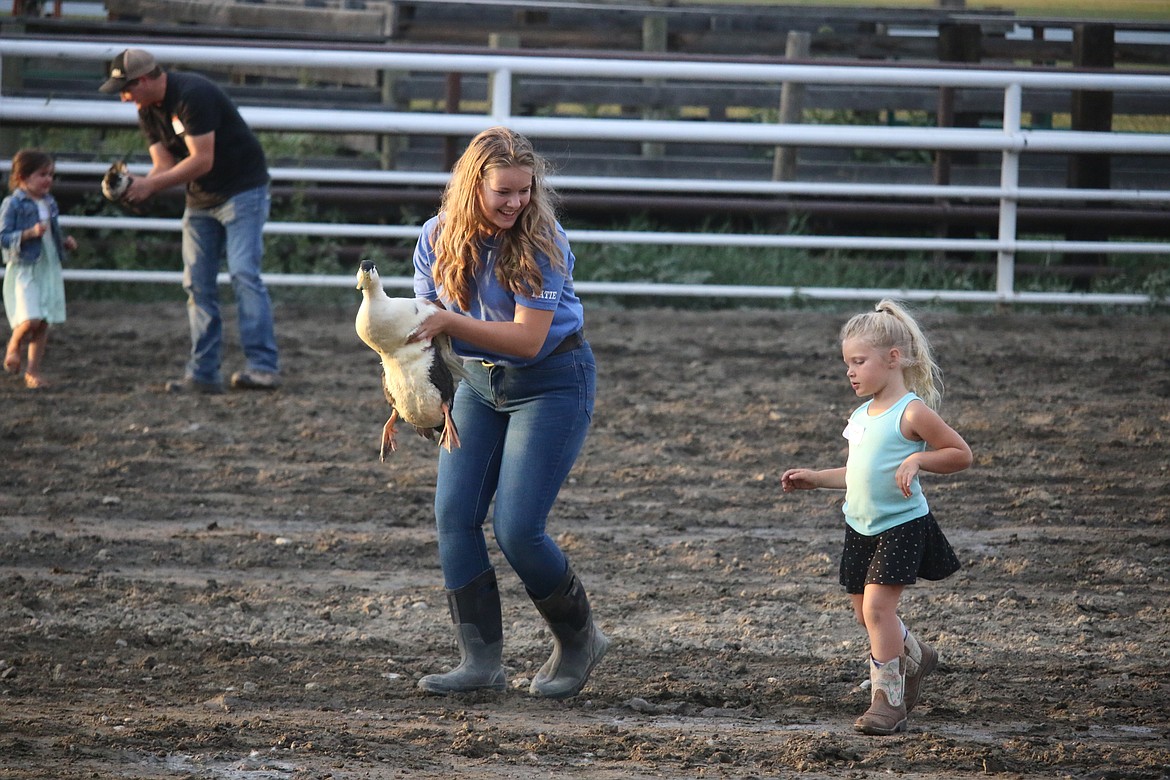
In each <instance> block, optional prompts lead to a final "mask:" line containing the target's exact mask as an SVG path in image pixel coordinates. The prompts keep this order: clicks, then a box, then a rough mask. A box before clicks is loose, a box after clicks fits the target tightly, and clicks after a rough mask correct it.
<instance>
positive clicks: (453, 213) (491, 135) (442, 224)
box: [431, 127, 565, 311]
mask: <svg viewBox="0 0 1170 780" xmlns="http://www.w3.org/2000/svg"><path fill="white" fill-rule="evenodd" d="M501 168H527V169H528V170H530V171H532V195H531V198H530V200H529V201H528V205H527V206H525V207H524V210H523V211H521V212H520V216H519V218H518V219H517V220H516V224H515V225H513V226H512V227H511V228H509V229H508V230H499V229H498V228H496V227H495V226H494V225H493V224H492V223H491V222H489V221H488V219H487V217H486V216H485V215H484V213H483V209H482V208H481V207H480V190H481V188H482V186H483V182H484V179H485V178H486V177H487V176H488V174H489V173H491V172H492V171H495V170H498V169H501ZM547 172H548V163H547V162H546V161H545V160H544V158H543V157H541V156H540V155H538V154H537V153H536V152H535V151H534V150H533V148H532V144H531V142H529V140H528V139H527V138H525V137H524V136H522V135H520V134H519V133H516V132H514V131H512V130H509V129H508V128H506V127H492V128H489V129H487V130H484V131H483V132H482V133H480V134H479V135H477V136H476V137H475V138H473V139H471V143H469V144H468V146H467V149H466V150H465V151H464V152H463V154H462V155H461V156H460V158H459V160H458V161H457V162H456V163H455V166H454V167H453V168H452V169H451V179H450V181H448V182H447V187H446V189H445V190H444V191H443V201H442V205H441V207H440V214H441V215H442V216H441V218H440V220H439V222H438V223H436V225H435V233H434V235H432V237H431V238H432V242H433V244H434V248H435V263H434V270H433V274H434V279H435V282H436V283H437V284H438V285H439V286H440V287H441V288H442V289H443V291H444V292H445V293H446V294H447V295H448V296H450V297H451V298H452V299H454V300H455V301H456V302H457V303H458V304H459V307H460V308H462V309H463V310H464V311H466V310H467V309H468V308H470V304H471V286H472V280H473V279H474V278H475V274H476V272H477V271H478V270H479V268H480V265H481V263H482V261H481V259H480V255H481V250H482V248H483V245H484V242H485V241H486V240H487V239H488V238H489V237H493V236H494V237H495V238H496V240H497V241H498V246H497V247H496V249H497V252H498V254H497V258H496V278H497V279H498V280H499V282H500V284H501V285H502V286H503V287H504V288H505V289H507V290H509V291H510V292H512V293H513V294H515V295H533V296H535V295H539V294H540V292H541V285H542V282H543V281H544V280H543V277H542V276H541V273H540V266H539V265H538V263H537V257H538V256H539V255H541V254H543V255H546V256H547V257H548V258H549V261H550V262H551V263H552V264H553V267H554V268H557V269H558V270H564V268H565V258H564V256H563V255H562V253H561V249H560V247H558V246H557V243H556V205H557V202H556V195H555V193H554V192H553V190H552V189H551V188H550V187H549V186H548V183H547V181H546V177H547Z"/></svg>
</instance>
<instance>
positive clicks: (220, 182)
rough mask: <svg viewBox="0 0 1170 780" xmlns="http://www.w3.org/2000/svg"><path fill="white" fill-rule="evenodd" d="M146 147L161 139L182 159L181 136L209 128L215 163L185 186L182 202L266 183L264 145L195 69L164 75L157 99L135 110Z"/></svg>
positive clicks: (201, 201)
mask: <svg viewBox="0 0 1170 780" xmlns="http://www.w3.org/2000/svg"><path fill="white" fill-rule="evenodd" d="M138 124H139V126H140V127H141V128H142V131H143V132H144V133H145V134H146V137H147V138H148V139H149V140H150V144H151V146H153V145H154V144H156V143H162V144H163V145H164V146H166V148H167V150H168V151H169V152H170V153H171V154H172V155H174V157H175V159H176V160H182V159H184V158H186V157H187V155H188V152H187V144H186V141H185V137H186V136H188V135H191V136H198V135H205V134H207V133H210V132H213V131H214V132H215V164H214V165H213V166H212V168H211V170H210V171H209V172H208V173H207V174H206V175H204V176H201V177H200V178H198V179H196V180H195V181H192V182H189V183H188V184H187V205H188V206H189V207H190V208H196V209H206V208H211V207H213V206H218V205H219V204H221V203H223V202H224V201H226V200H227V199H228V198H230V197H231V196H233V195H236V194H238V193H241V192H244V191H245V190H251V189H255V188H256V187H260V186H263V185H265V184H267V183H268V164H267V162H266V161H265V159H264V149H263V148H262V147H261V146H260V141H259V140H257V138H256V136H255V135H253V133H252V130H251V128H249V127H248V124H247V123H246V122H245V121H244V119H243V117H241V116H240V112H239V111H238V110H237V109H236V106H235V104H234V103H232V100H231V98H229V97H228V96H227V93H225V92H224V91H223V90H222V89H220V88H219V86H218V85H217V84H215V82H213V81H211V80H209V79H207V78H206V77H204V76H200V75H199V74H197V73H171V72H169V71H168V73H167V92H166V95H165V96H164V97H163V101H162V103H160V104H158V105H155V106H147V107H146V108H143V109H141V110H140V111H139V112H138Z"/></svg>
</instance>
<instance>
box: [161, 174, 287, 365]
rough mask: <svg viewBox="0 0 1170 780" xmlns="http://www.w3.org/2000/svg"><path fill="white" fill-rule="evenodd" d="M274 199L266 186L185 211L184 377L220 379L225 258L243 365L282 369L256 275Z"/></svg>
mask: <svg viewBox="0 0 1170 780" xmlns="http://www.w3.org/2000/svg"><path fill="white" fill-rule="evenodd" d="M271 204H272V200H271V196H270V195H269V191H268V187H267V186H264V187H257V188H255V189H251V190H245V191H244V192H241V193H239V194H237V195H233V196H232V197H231V198H229V199H228V200H227V201H225V202H224V203H222V204H220V205H219V206H216V207H214V208H210V209H192V208H188V209H187V210H186V211H185V212H184V213H183V289H184V290H186V291H187V318H188V320H189V321H190V325H191V358H190V360H189V361H188V362H187V376H189V377H192V378H194V379H195V380H196V381H198V382H207V383H215V384H218V383H220V382H222V381H223V378H222V377H221V375H220V363H221V361H222V359H223V320H222V319H221V317H220V313H219V286H218V284H217V283H216V277H217V276H218V275H219V264H220V260H221V259H222V258H223V257H225V256H226V257H227V267H228V273H229V274H230V275H231V280H232V290H233V292H234V293H235V298H236V309H237V313H238V315H239V317H238V319H239V328H240V347H241V348H242V349H243V351H244V358H245V360H246V361H247V368H248V369H250V370H253V371H266V372H271V373H276V372H277V371H279V370H280V364H279V359H278V356H277V351H276V335H275V333H274V330H273V325H272V302H271V300H270V299H269V297H268V288H267V287H265V286H264V281H263V280H262V279H261V278H260V263H261V260H262V258H263V256H264V238H263V230H264V223H265V221H267V219H268V211H269V208H270V207H271Z"/></svg>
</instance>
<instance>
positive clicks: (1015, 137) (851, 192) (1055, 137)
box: [0, 38, 1170, 304]
mask: <svg viewBox="0 0 1170 780" xmlns="http://www.w3.org/2000/svg"><path fill="white" fill-rule="evenodd" d="M126 45H127V44H114V43H91V42H74V41H66V40H34V39H19V38H16V39H7V40H3V41H0V68H2V67H3V58H4V57H12V56H15V57H35V58H42V59H44V58H48V59H53V58H58V59H70V60H99V61H103V62H105V61H108V60H109V59H111V58H113V56H115V55H116V54H117V53H118V52H119V51H121V50H122V49H123V48H125V47H126ZM150 48H151V51H152V52H153V53H154V54H155V55H156V57H158V58H159V60H160V61H163V62H174V63H182V64H186V65H195V66H198V65H231V66H234V67H235V66H239V67H246V66H255V67H261V66H263V67H296V68H306V69H310V70H311V69H318V68H341V69H356V70H370V69H373V70H389V71H400V72H401V71H430V72H443V73H452V72H455V73H482V74H486V75H487V76H488V78H489V81H490V84H491V88H492V89H491V95H492V100H491V105H490V109H489V111H488V113H485V114H474V113H471V114H468V113H464V114H443V113H421V112H420V113H411V112H400V111H386V110H381V109H371V110H363V109H344V110H342V109H306V108H279V107H264V106H247V105H244V106H241V113H243V115H244V117H245V118H246V119H247V120H248V121H249V123H250V124H252V126H253V127H255V128H256V129H258V130H277V131H281V130H284V131H292V130H297V131H311V132H336V133H342V132H360V133H371V134H376V135H385V134H412V135H439V136H469V135H472V134H474V133H477V132H479V131H480V130H482V129H484V128H486V127H488V126H490V125H493V124H506V125H508V126H509V127H512V128H513V129H515V130H517V131H519V132H521V133H524V134H526V135H529V136H530V137H533V138H556V139H566V140H585V139H588V140H608V141H638V142H662V143H666V142H701V143H713V144H727V143H735V144H748V145H761V146H764V145H766V146H769V147H771V146H796V147H852V148H870V149H873V148H880V149H920V150H930V151H960V150H962V151H990V152H998V153H1000V154H1001V155H1002V164H1001V177H1000V185H999V186H998V187H973V186H951V185H893V184H891V185H880V184H879V185H873V184H869V185H866V184H827V183H814V182H744V181H727V182H718V181H707V180H695V179H637V178H632V177H554V179H553V184H554V186H557V187H558V188H562V189H568V188H578V189H595V190H623V189H624V190H642V191H671V192H682V191H697V192H711V193H716V192H717V193H729V192H735V193H741V194H763V195H767V194H773V195H776V194H803V195H809V196H813V197H815V196H818V195H837V196H849V197H858V198H879V199H889V198H950V199H958V198H971V199H988V200H996V201H998V202H999V205H1000V213H1001V218H1000V234H999V236H998V237H997V238H995V239H924V238H914V237H892V238H873V237H851V236H759V235H749V234H722V233H721V234H712V235H703V234H698V233H667V232H655V233H646V232H633V231H588V230H576V231H575V230H570V231H568V232H569V236H570V239H571V240H573V241H574V242H577V243H638V244H659V245H692V246H716V245H718V246H744V247H791V248H816V249H848V250H858V249H862V250H869V251H875V250H876V251H947V252H950V251H957V252H975V251H988V252H996V253H997V255H998V258H999V259H998V260H997V274H996V289H995V290H994V291H988V292H978V291H976V292H971V291H962V292H961V293H959V292H955V291H940V290H920V291H899V292H900V294H901V295H902V297H911V298H925V299H937V300H994V301H1000V302H1053V303H1071V302H1089V303H1104V302H1114V303H1124V304H1129V303H1133V302H1138V301H1143V302H1151V301H1155V297H1154V296H1152V295H1133V296H1131V295H1124V294H1123V295H1097V296H1091V295H1087V294H1083V293H1039V294H1037V293H1028V294H1023V293H1018V292H1016V291H1015V290H1014V289H1013V276H1014V256H1015V254H1016V253H1018V252H1042V253H1061V254H1072V253H1094V254H1096V253H1110V254H1121V253H1132V254H1166V253H1170V244H1164V243H1155V242H1150V243H1143V242H1132V241H1130V242H1120V241H1116V242H1115V241H1035V240H1031V241H1030V240H1020V239H1018V238H1017V236H1016V235H1015V210H1016V207H1017V204H1018V203H1019V202H1020V201H1022V200H1048V201H1079V202H1127V203H1160V202H1170V191H1168V190H1100V189H1097V190H1080V189H1070V190H1062V189H1058V188H1051V187H1049V188H1029V187H1021V186H1020V185H1019V157H1020V155H1022V154H1031V153H1043V154H1081V153H1088V154H1128V155H1167V154H1170V134H1166V133H1117V132H1114V133H1104V132H1083V131H1071V130H1026V129H1022V128H1021V127H1020V121H1019V118H1020V101H1021V98H1020V95H1021V92H1022V90H1023V89H1034V88H1035V89H1049V90H1051V89H1063V90H1070V91H1071V90H1095V91H1142V92H1152V93H1156V94H1163V95H1165V94H1170V77H1167V76H1160V75H1152V74H1151V75H1146V74H1117V73H1062V72H1056V71H1051V70H1027V71H1005V70H992V69H980V68H945V67H928V68H918V67H889V66H879V67H864V66H840V65H807V64H753V63H719V62H693V61H692V62H671V61H666V60H652V59H647V60H639V59H592V58H578V57H548V56H540V55H531V56H530V55H514V54H513V55H503V54H501V55H484V54H447V53H443V54H436V53H421V52H402V51H393V52H374V51H368V52H362V51H358V52H355V51H328V50H319V49H309V48H294V47H281V48H276V47H269V48H260V47H223V46H200V45H195V46H188V45H174V44H160V45H151V46H150ZM527 74H539V75H541V76H546V77H563V78H576V77H594V78H620V79H660V80H664V81H665V82H669V81H672V80H674V81H710V82H766V83H776V84H782V83H789V82H792V83H819V84H849V85H854V86H865V85H883V86H900V87H929V88H938V87H955V88H972V89H976V88H981V89H1001V90H1003V92H1004V116H1003V122H1002V127H1001V128H953V127H948V128H923V127H887V126H868V127H867V126H835V125H800V124H762V123H746V122H728V121H712V122H708V121H702V122H697V121H670V120H631V119H582V118H566V117H552V118H549V117H525V116H512V115H511V113H510V102H511V87H512V79H513V78H514V77H515V76H517V75H527ZM95 92H96V90H95ZM0 121H2V122H4V123H10V122H11V123H26V124H27V123H36V124H38V125H44V124H99V125H103V126H111V125H126V126H132V125H134V124H135V123H136V117H135V112H134V109H133V107H132V106H130V105H126V104H121V103H117V102H114V101H113V100H112V99H110V98H100V97H98V96H96V94H95V98H94V99H93V100H79V99H56V98H54V97H52V96H51V95H50V96H45V97H43V98H40V97H38V98H29V97H11V96H5V95H2V94H0ZM87 166H88V167H87ZM59 167H60V170H61V172H63V173H64V172H71V171H73V172H77V173H82V174H86V173H88V174H93V175H95V176H97V175H99V174H100V173H101V172H102V171H104V165H99V164H94V163H88V164H87V163H70V162H69V161H62V162H61V164H60V166H59ZM273 178H274V179H277V180H293V181H306V182H325V181H336V182H348V183H362V184H369V185H370V186H398V185H403V184H416V185H423V186H435V187H437V188H438V187H442V186H443V185H444V184H445V182H446V178H447V176H446V174H443V173H410V172H394V171H335V170H329V169H320V168H315V169H298V168H290V169H274V170H273ZM63 222H64V223H65V224H66V225H67V226H69V227H74V228H81V229H90V228H98V229H100V228H109V227H116V228H118V229H129V230H177V229H178V224H179V223H178V221H177V220H151V219H143V218H130V217H125V218H122V217H71V216H70V217H65V218H64V219H63ZM417 231H418V228H417V227H415V226H404V225H398V226H386V225H354V224H351V225H337V224H322V223H303V222H272V223H269V224H268V225H267V226H266V232H268V233H270V234H305V235H317V236H349V237H366V238H381V239H412V238H413V237H415V236H417ZM84 273H90V272H81V271H70V272H68V275H67V278H72V279H81V278H86V279H92V280H98V279H102V280H108V279H111V278H112V277H109V276H106V275H104V274H106V273H111V274H112V273H119V272H95V273H98V276H85V277H82V276H77V274H84ZM120 273H127V274H134V273H136V272H120ZM125 278H126V279H129V278H130V277H125ZM148 278H149V279H151V280H155V279H156V278H158V277H156V276H153V275H151V276H149V277H148ZM168 278H169V277H168ZM294 278H295V279H299V280H301V281H300V283H304V284H317V283H320V281H318V280H323V279H328V278H329V277H318V276H291V277H286V279H285V281H287V280H291V279H294ZM342 278H344V277H342ZM274 283H277V282H276V281H275V280H274ZM281 283H282V282H281ZM327 283H329V284H332V283H333V282H327ZM699 287H701V288H702V289H704V290H706V291H707V292H706V293H704V294H722V293H715V292H713V290H714V289H716V288H712V287H709V286H699ZM581 288H582V290H583V291H584V290H587V289H591V290H594V291H605V292H607V293H610V294H637V295H652V294H662V295H689V294H698V293H692V292H690V290H691V288H690V287H689V286H686V285H682V286H680V285H648V286H646V285H630V284H627V283H610V282H595V283H591V284H589V285H586V284H584V283H583V284H582V285H581ZM718 289H721V290H735V291H736V293H737V294H738V295H742V296H745V297H789V296H791V295H805V296H808V297H820V296H831V297H838V298H849V297H853V296H855V295H857V296H871V295H873V294H874V291H873V290H845V289H842V290H835V292H833V293H827V292H823V291H818V292H809V290H810V289H812V288H785V287H767V288H718ZM798 289H799V290H800V291H799V292H795V291H796V290H798ZM818 289H819V288H818ZM823 289H830V288H823ZM653 290H658V291H659V292H658V293H655V292H653ZM748 290H751V292H749V291H748ZM619 291H622V292H619ZM910 293H912V294H910ZM956 296H960V297H956Z"/></svg>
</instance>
